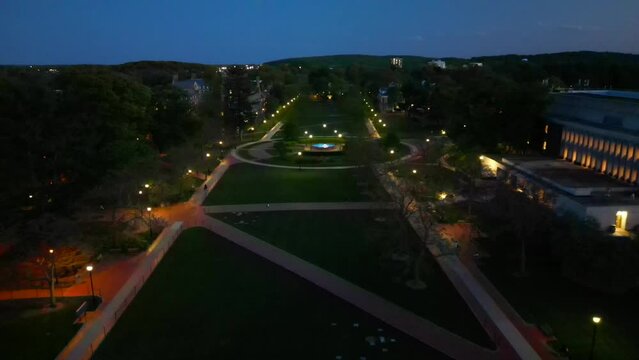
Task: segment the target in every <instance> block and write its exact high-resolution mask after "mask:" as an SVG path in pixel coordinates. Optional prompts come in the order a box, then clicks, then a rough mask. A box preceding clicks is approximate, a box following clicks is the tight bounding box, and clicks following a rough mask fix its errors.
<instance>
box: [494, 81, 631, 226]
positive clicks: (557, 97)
mask: <svg viewBox="0 0 639 360" xmlns="http://www.w3.org/2000/svg"><path fill="white" fill-rule="evenodd" d="M551 97H552V102H551V105H550V106H549V109H548V111H547V113H546V124H545V126H544V133H545V139H544V142H543V144H542V151H543V152H544V153H545V154H546V155H547V157H543V158H541V157H539V158H531V157H515V156H503V157H491V156H483V157H482V163H483V165H484V168H485V170H486V171H487V172H489V173H492V174H494V175H495V176H499V177H502V178H504V179H506V180H507V181H509V182H510V183H511V184H513V185H514V186H516V187H517V188H518V189H519V190H520V191H526V192H527V193H529V194H535V196H536V198H538V199H540V200H542V201H545V202H546V203H548V204H549V205H551V206H552V207H553V208H554V209H556V211H558V212H562V211H570V212H573V213H574V214H576V215H579V216H583V217H586V216H587V217H592V218H594V219H596V220H597V221H598V222H599V223H600V224H601V226H602V227H605V228H608V227H612V226H614V229H615V233H617V234H623V233H624V232H625V230H626V229H630V228H634V227H635V226H638V225H639V192H638V190H639V189H638V188H637V183H638V181H639V93H637V92H623V91H610V90H597V91H573V92H567V93H557V94H551Z"/></svg>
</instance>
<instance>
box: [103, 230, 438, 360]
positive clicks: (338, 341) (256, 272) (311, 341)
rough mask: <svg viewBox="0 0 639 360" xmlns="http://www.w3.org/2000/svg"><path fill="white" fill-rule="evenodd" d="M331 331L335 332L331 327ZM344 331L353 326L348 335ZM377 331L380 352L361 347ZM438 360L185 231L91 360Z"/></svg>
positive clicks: (322, 296)
mask: <svg viewBox="0 0 639 360" xmlns="http://www.w3.org/2000/svg"><path fill="white" fill-rule="evenodd" d="M332 323H336V325H335V326H333V325H332ZM353 323H358V324H359V326H358V327H354V326H353ZM378 328H382V329H383V332H382V333H381V334H383V335H384V336H386V339H387V341H388V339H390V338H394V339H397V341H396V342H394V343H387V346H386V347H387V350H388V351H387V352H385V353H383V354H382V351H381V350H382V349H381V347H380V346H375V347H371V346H369V345H368V344H367V343H366V342H365V341H364V338H365V337H366V336H370V335H377V334H380V332H378V331H377V329H378ZM337 355H342V356H343V357H344V359H353V358H359V357H360V356H366V357H367V358H368V359H372V358H377V357H380V356H381V355H384V356H383V358H389V359H423V358H429V359H440V358H443V356H442V355H440V354H439V353H437V352H436V351H434V350H432V349H430V348H427V347H425V346H423V345H421V344H420V343H417V342H416V341H415V340H413V339H411V338H408V337H406V336H405V335H402V334H401V333H398V332H397V331H396V330H394V329H392V328H388V327H387V326H385V325H384V324H382V323H380V322H379V321H377V320H375V319H373V318H371V317H370V316H368V315H366V314H365V313H363V312H361V311H359V310H358V309H356V308H353V307H352V306H350V305H348V304H346V303H344V302H343V301H341V300H339V299H337V298H335V297H333V296H331V295H329V294H327V293H325V292H324V291H322V290H320V289H319V288H317V287H315V286H313V285H312V284H310V283H308V282H306V281H305V280H302V279H301V278H299V277H297V276H295V275H293V274H291V273H289V272H288V271H286V270H283V269H281V268H279V267H277V266H274V265H272V264H271V263H269V262H267V261H266V260H263V259H261V258H259V257H257V256H255V255H253V254H251V253H249V252H247V251H246V250H244V249H241V248H239V247H237V246H236V245H234V244H232V243H230V242H228V241H226V240H225V239H223V238H220V237H218V236H217V235H215V234H213V233H211V232H209V231H208V230H205V229H202V228H196V229H190V230H186V231H185V232H184V233H183V234H182V235H181V237H180V239H179V240H178V241H177V243H176V244H175V245H174V246H173V248H172V249H171V250H170V252H169V253H168V254H167V256H166V258H165V259H164V260H163V261H162V263H161V264H160V265H159V267H158V268H157V269H156V270H155V272H154V274H153V275H152V277H151V278H150V279H149V281H148V282H147V284H146V285H145V286H144V287H143V288H142V290H141V292H140V293H139V294H138V296H137V297H136V299H135V300H134V302H133V303H132V304H131V306H130V307H129V309H128V310H127V311H126V313H125V314H124V316H123V317H122V319H120V321H119V322H118V324H117V325H116V327H115V328H114V329H113V331H112V332H111V333H110V334H109V336H108V337H107V339H106V341H105V342H104V343H103V344H102V346H101V347H100V348H99V349H98V352H97V354H96V356H95V358H96V359H124V358H127V359H169V358H171V359H178V358H190V359H210V358H216V359H229V358H233V359H308V358H322V359H335V357H336V356H337Z"/></svg>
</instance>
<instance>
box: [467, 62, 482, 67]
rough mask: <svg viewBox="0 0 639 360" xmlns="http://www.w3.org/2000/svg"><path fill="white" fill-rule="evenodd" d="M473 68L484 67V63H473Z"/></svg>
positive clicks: (471, 64)
mask: <svg viewBox="0 0 639 360" xmlns="http://www.w3.org/2000/svg"><path fill="white" fill-rule="evenodd" d="M470 66H471V67H483V66H484V63H480V62H471V63H470Z"/></svg>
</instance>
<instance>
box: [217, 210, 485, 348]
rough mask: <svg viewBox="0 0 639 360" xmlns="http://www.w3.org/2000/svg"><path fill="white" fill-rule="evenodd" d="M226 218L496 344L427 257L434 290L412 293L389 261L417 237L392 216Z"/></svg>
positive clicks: (444, 324)
mask: <svg viewBox="0 0 639 360" xmlns="http://www.w3.org/2000/svg"><path fill="white" fill-rule="evenodd" d="M217 217H219V218H220V219H222V220H224V221H226V222H228V223H230V224H232V225H234V226H237V227H238V228H240V229H243V230H245V231H247V232H249V233H251V234H253V235H255V236H257V237H259V238H261V239H263V240H265V241H267V242H269V243H271V244H273V245H275V246H278V247H280V248H281V249H283V250H286V251H288V252H290V253H292V254H294V255H296V256H299V257H301V258H303V259H305V260H307V261H310V262H312V263H314V264H316V265H318V266H320V267H322V268H324V269H326V270H329V271H331V272H333V273H334V274H336V275H339V276H341V277H343V278H344V279H346V280H349V281H351V282H353V283H355V284H357V285H359V286H361V287H363V288H365V289H368V290H370V291H372V292H375V293H377V294H379V295H381V296H383V297H385V298H386V299H388V300H391V301H393V302H394V303H396V304H398V305H400V306H402V307H404V308H406V309H408V310H410V311H413V312H415V313H416V314H418V315H420V316H423V317H424V318H426V319H429V320H431V321H432V322H434V323H436V324H438V325H439V326H442V327H444V328H446V329H448V330H450V331H452V332H454V333H457V334H459V335H461V336H463V337H465V338H467V339H469V340H471V341H473V342H476V343H477V344H480V345H483V346H491V342H490V340H489V338H488V336H487V335H486V334H485V332H484V330H483V328H482V327H481V326H480V324H479V323H478V322H477V321H476V320H475V317H474V316H473V314H472V313H471V312H470V310H469V309H468V307H467V306H466V304H465V303H464V301H463V299H462V298H461V297H460V296H459V295H458V294H457V292H456V290H455V289H454V288H453V286H452V284H451V283H450V282H449V281H448V279H447V278H446V276H445V275H444V273H443V272H442V271H441V269H440V268H439V265H437V263H436V262H435V260H434V259H433V258H432V257H430V256H427V258H426V261H425V266H424V268H425V269H426V271H425V274H424V281H425V282H426V284H427V285H428V288H427V289H425V290H422V291H415V290H411V289H409V288H408V287H406V286H405V285H404V281H406V280H408V279H410V278H412V273H409V274H404V273H403V270H404V267H403V266H401V265H400V264H398V263H397V262H394V261H391V260H389V259H387V258H385V257H384V255H388V253H389V252H388V251H387V248H388V246H389V244H390V243H392V242H395V241H400V239H402V240H405V239H406V238H408V237H416V236H417V235H416V234H415V233H414V232H413V230H412V229H410V228H406V227H402V224H401V223H400V222H399V221H398V220H397V219H396V218H395V217H394V216H393V214H392V213H391V212H388V211H382V212H369V211H315V212H313V211H300V212H277V213H248V214H243V215H241V216H238V215H236V214H221V215H218V216H217Z"/></svg>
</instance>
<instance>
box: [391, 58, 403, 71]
mask: <svg viewBox="0 0 639 360" xmlns="http://www.w3.org/2000/svg"><path fill="white" fill-rule="evenodd" d="M390 63H391V66H392V67H395V68H397V69H401V68H402V67H403V66H404V64H403V63H404V59H402V58H400V57H392V58H391V59H390Z"/></svg>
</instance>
